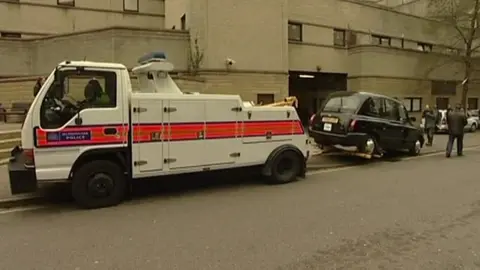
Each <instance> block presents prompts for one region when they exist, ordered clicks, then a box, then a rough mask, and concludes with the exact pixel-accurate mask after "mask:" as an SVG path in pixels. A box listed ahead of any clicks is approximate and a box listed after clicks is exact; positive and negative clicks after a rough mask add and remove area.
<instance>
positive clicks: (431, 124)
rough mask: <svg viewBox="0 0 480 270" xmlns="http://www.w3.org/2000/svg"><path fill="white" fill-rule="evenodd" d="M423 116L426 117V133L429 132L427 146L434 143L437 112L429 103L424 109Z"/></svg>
mask: <svg viewBox="0 0 480 270" xmlns="http://www.w3.org/2000/svg"><path fill="white" fill-rule="evenodd" d="M423 118H424V119H425V127H424V128H425V133H426V134H427V144H426V145H427V146H432V144H433V134H434V133H435V126H436V124H437V117H436V115H435V112H434V111H433V110H432V109H431V108H430V106H429V105H428V104H427V105H426V106H425V110H424V111H423Z"/></svg>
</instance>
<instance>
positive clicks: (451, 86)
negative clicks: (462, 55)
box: [430, 81, 457, 96]
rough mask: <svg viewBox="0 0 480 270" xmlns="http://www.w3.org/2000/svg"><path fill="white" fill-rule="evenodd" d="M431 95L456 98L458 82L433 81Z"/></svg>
mask: <svg viewBox="0 0 480 270" xmlns="http://www.w3.org/2000/svg"><path fill="white" fill-rule="evenodd" d="M430 91H431V94H432V95H436V96H455V95H456V93H457V82H456V81H432V85H431V90H430Z"/></svg>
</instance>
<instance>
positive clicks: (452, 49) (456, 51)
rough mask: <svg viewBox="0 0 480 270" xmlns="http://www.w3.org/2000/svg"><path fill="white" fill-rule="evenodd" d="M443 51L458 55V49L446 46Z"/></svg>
mask: <svg viewBox="0 0 480 270" xmlns="http://www.w3.org/2000/svg"><path fill="white" fill-rule="evenodd" d="M445 52H446V53H447V54H453V55H459V54H460V51H459V50H458V49H455V48H446V49H445Z"/></svg>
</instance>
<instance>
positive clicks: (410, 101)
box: [403, 97, 422, 112]
mask: <svg viewBox="0 0 480 270" xmlns="http://www.w3.org/2000/svg"><path fill="white" fill-rule="evenodd" d="M403 105H404V106H405V109H407V111H409V112H421V111H422V98H416V97H407V98H404V99H403Z"/></svg>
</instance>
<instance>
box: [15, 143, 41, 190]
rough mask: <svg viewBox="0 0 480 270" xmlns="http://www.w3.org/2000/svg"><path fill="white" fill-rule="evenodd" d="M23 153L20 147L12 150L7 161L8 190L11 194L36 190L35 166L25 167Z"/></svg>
mask: <svg viewBox="0 0 480 270" xmlns="http://www.w3.org/2000/svg"><path fill="white" fill-rule="evenodd" d="M25 160H26V159H25V154H24V152H23V150H22V149H20V148H18V147H17V148H15V149H14V150H12V157H11V158H10V161H9V163H8V175H9V178H10V191H11V193H12V194H13V195H15V194H22V193H30V192H35V191H36V190H37V176H36V174H35V168H26V167H25Z"/></svg>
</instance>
